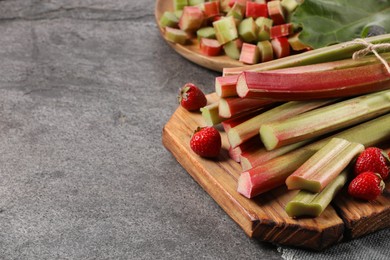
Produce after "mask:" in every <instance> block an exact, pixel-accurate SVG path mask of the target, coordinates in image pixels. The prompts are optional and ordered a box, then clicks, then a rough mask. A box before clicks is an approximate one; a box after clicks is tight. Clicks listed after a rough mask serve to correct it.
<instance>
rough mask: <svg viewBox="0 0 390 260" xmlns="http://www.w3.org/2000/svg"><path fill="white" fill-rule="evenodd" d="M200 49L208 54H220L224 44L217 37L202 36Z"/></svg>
mask: <svg viewBox="0 0 390 260" xmlns="http://www.w3.org/2000/svg"><path fill="white" fill-rule="evenodd" d="M200 51H201V52H202V53H203V54H205V55H207V56H218V55H220V54H221V51H222V45H221V44H220V43H219V42H218V41H217V40H215V39H207V38H202V39H201V40H200Z"/></svg>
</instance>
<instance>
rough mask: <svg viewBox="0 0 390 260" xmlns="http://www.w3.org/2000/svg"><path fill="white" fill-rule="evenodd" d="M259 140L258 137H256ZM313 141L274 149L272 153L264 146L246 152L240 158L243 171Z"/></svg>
mask: <svg viewBox="0 0 390 260" xmlns="http://www.w3.org/2000/svg"><path fill="white" fill-rule="evenodd" d="M255 137H256V138H259V137H258V136H255ZM252 138H253V137H252ZM310 141H311V140H305V141H302V142H299V143H295V144H290V145H286V146H283V147H280V148H278V149H274V150H272V151H267V149H265V147H264V145H261V146H259V147H257V148H256V149H252V150H250V151H244V152H242V153H241V156H240V163H241V168H242V170H243V171H246V170H249V169H251V168H253V167H256V166H259V165H261V164H264V163H266V162H268V161H270V160H272V159H274V158H276V157H278V156H281V155H283V154H286V153H288V152H291V151H293V150H295V149H298V148H299V147H302V146H304V145H306V144H307V143H309V142H310ZM262 144H263V143H262Z"/></svg>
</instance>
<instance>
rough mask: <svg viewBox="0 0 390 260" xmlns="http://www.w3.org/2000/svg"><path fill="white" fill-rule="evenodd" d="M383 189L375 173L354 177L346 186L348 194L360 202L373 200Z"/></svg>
mask: <svg viewBox="0 0 390 260" xmlns="http://www.w3.org/2000/svg"><path fill="white" fill-rule="evenodd" d="M384 188H385V183H384V182H383V180H382V178H381V176H380V175H379V174H378V173H375V172H363V173H361V174H359V175H358V176H356V177H355V178H354V179H353V180H352V181H351V183H350V184H349V186H348V194H349V195H351V196H352V197H354V198H357V199H361V200H368V201H370V200H375V199H376V198H378V197H379V196H380V195H381V194H382V192H383V190H384Z"/></svg>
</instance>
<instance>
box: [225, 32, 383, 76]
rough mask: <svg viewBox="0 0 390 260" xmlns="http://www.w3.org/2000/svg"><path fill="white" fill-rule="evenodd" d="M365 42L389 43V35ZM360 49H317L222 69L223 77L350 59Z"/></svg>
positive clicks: (358, 46)
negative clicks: (246, 72)
mask: <svg viewBox="0 0 390 260" xmlns="http://www.w3.org/2000/svg"><path fill="white" fill-rule="evenodd" d="M365 40H366V41H367V42H369V43H373V44H375V43H388V42H390V34H383V35H379V36H374V37H367V38H365ZM362 48H364V47H362V46H361V45H359V44H356V45H345V43H339V44H334V45H331V46H328V47H323V48H318V49H314V50H311V51H307V52H304V53H300V54H296V55H291V56H289V57H284V58H280V59H277V60H274V61H270V62H266V63H260V64H255V65H251V66H243V67H236V68H224V70H223V75H224V76H225V75H233V74H240V73H241V72H243V71H266V70H274V69H281V68H288V67H297V66H302V65H309V64H315V63H321V62H327V61H335V60H341V59H346V58H350V57H352V54H353V53H354V52H356V51H358V50H361V49H362Z"/></svg>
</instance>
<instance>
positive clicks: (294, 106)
mask: <svg viewBox="0 0 390 260" xmlns="http://www.w3.org/2000/svg"><path fill="white" fill-rule="evenodd" d="M331 102H334V100H319V101H307V102H299V101H291V102H287V103H285V104H283V105H280V106H277V107H275V108H272V109H270V110H268V111H265V112H264V113H262V114H260V115H258V116H255V117H254V118H251V119H250V120H248V121H245V122H243V123H241V124H239V125H237V126H235V127H233V128H232V129H230V131H229V132H228V140H229V143H230V145H231V146H233V147H236V146H237V145H239V144H241V143H243V142H245V141H246V140H248V139H250V138H251V137H253V136H255V135H258V134H259V129H260V126H261V125H262V124H265V123H267V122H271V121H273V120H281V119H285V118H289V117H291V116H293V115H298V114H301V113H304V112H307V111H310V110H312V109H315V108H318V107H321V106H323V105H326V104H329V103H331Z"/></svg>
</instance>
